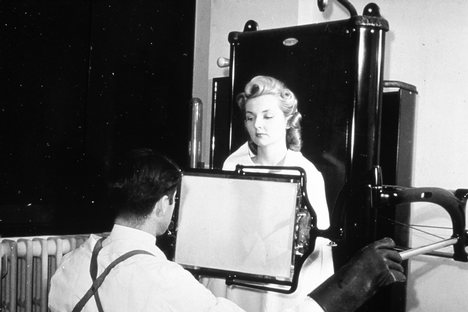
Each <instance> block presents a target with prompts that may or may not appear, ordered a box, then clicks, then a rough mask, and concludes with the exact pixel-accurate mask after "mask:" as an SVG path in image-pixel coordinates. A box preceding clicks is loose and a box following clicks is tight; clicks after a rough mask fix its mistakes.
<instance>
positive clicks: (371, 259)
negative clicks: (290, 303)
mask: <svg viewBox="0 0 468 312" xmlns="http://www.w3.org/2000/svg"><path fill="white" fill-rule="evenodd" d="M394 247H395V242H394V241H393V240H392V239H391V238H384V239H381V240H379V241H376V242H374V243H372V244H370V245H367V246H366V247H364V248H363V249H361V251H360V252H359V253H357V254H356V255H355V256H354V257H353V258H352V259H351V260H350V261H349V262H348V263H347V264H346V265H344V266H343V267H342V268H340V270H339V271H338V272H336V273H335V274H334V275H332V276H331V277H330V278H328V279H327V280H326V281H325V282H323V283H322V284H321V285H320V286H319V287H317V288H316V289H315V290H314V291H313V292H312V293H310V294H309V296H310V297H311V298H312V299H314V300H315V301H316V302H317V303H318V304H319V305H321V306H322V308H323V309H324V310H325V311H326V312H338V311H339V312H351V311H355V310H356V309H357V308H359V307H360V306H361V305H362V304H363V303H364V302H365V301H366V300H368V299H369V298H370V297H372V296H373V295H374V294H375V293H376V292H377V290H378V289H379V288H380V287H383V286H386V285H389V284H392V283H394V282H404V281H405V280H406V277H405V275H404V274H403V267H402V266H401V264H400V263H401V261H402V259H401V257H400V254H399V253H398V252H397V251H395V250H393V249H392V248H394Z"/></svg>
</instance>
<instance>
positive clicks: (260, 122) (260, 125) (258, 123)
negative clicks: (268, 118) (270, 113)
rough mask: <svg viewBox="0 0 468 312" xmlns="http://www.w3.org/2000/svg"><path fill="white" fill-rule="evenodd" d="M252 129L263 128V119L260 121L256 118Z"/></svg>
mask: <svg viewBox="0 0 468 312" xmlns="http://www.w3.org/2000/svg"><path fill="white" fill-rule="evenodd" d="M254 127H255V128H256V129H258V128H261V127H263V119H262V118H258V117H257V118H255V121H254Z"/></svg>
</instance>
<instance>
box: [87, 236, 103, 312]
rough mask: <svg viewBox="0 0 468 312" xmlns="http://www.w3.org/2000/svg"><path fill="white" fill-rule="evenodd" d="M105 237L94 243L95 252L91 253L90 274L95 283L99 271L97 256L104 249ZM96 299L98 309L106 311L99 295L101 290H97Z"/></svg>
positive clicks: (100, 311)
mask: <svg viewBox="0 0 468 312" xmlns="http://www.w3.org/2000/svg"><path fill="white" fill-rule="evenodd" d="M104 239H105V237H101V238H100V239H99V240H98V241H97V242H96V245H94V248H93V254H92V255H91V264H90V265H89V274H90V275H91V279H92V280H93V283H94V282H95V281H96V277H97V272H98V266H97V256H98V254H99V252H100V251H101V249H102V241H103V240H104ZM94 300H95V301H96V306H97V308H98V311H99V312H104V309H103V308H102V304H101V298H100V297H99V292H98V291H97V290H96V292H95V293H94Z"/></svg>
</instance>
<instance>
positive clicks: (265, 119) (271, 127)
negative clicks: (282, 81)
mask: <svg viewBox="0 0 468 312" xmlns="http://www.w3.org/2000/svg"><path fill="white" fill-rule="evenodd" d="M286 126H287V118H286V117H285V116H284V114H283V112H282V111H281V109H280V100H279V98H278V97H276V96H274V95H271V94H266V95H262V96H259V97H256V98H253V99H250V100H248V101H247V103H246V104H245V127H246V128H247V131H248V132H249V135H250V138H251V140H252V141H253V142H254V143H255V144H257V146H258V147H265V146H268V145H271V144H286Z"/></svg>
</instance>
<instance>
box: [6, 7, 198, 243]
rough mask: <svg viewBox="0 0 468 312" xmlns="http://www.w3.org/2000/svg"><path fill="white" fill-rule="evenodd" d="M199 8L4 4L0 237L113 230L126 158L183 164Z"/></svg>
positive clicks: (185, 150) (185, 158)
mask: <svg viewBox="0 0 468 312" xmlns="http://www.w3.org/2000/svg"><path fill="white" fill-rule="evenodd" d="M194 2H195V1H172V0H157V1H149V0H136V1H118V2H115V1H101V0H98V1H91V0H78V1H76V0H74V1H71V0H62V1H50V0H49V1H34V0H20V1H12V0H7V1H2V2H0V83H1V84H0V90H1V92H0V157H1V162H0V235H2V236H11V235H32V234H34V235H37V234H59V233H63V234H67V233H85V232H90V231H105V230H108V229H109V227H110V224H111V221H112V220H111V217H110V216H111V214H110V212H109V211H108V210H107V205H106V199H105V190H104V185H105V178H106V172H107V168H108V165H109V163H110V161H111V160H112V158H113V157H114V156H115V155H117V154H118V153H121V152H122V151H125V150H128V149H130V148H134V147H142V146H146V147H151V148H153V149H156V150H159V151H161V152H163V153H165V154H166V155H168V156H169V157H171V158H173V159H174V160H175V161H176V162H178V163H179V164H180V165H181V166H186V165H187V164H188V153H187V150H188V149H187V145H188V139H189V131H190V124H189V123H190V118H189V117H190V112H189V107H190V106H189V103H190V98H191V88H192V68H193V66H192V65H193V38H194V16H195V3H194Z"/></svg>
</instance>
